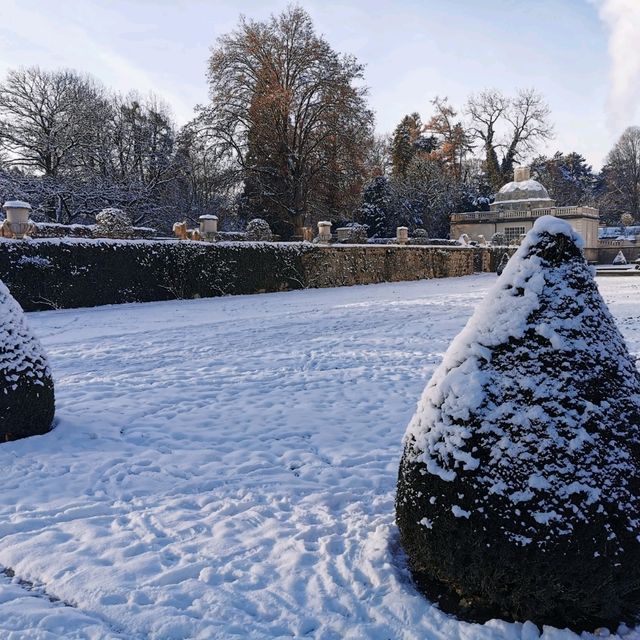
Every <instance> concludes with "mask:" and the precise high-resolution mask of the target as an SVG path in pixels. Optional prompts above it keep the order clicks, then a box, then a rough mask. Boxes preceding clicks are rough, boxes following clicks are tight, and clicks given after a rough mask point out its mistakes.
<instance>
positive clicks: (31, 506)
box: [0, 274, 640, 640]
mask: <svg viewBox="0 0 640 640" xmlns="http://www.w3.org/2000/svg"><path fill="white" fill-rule="evenodd" d="M494 279H495V276H493V275H490V274H489V275H478V276H473V277H467V278H459V279H446V280H432V281H421V282H410V283H394V284H382V285H373V286H367V287H350V288H340V289H323V290H310V291H298V292H290V293H282V294H268V295H259V296H239V297H229V298H217V299H212V300H196V301H180V302H165V303H151V304H144V305H122V306H117V307H102V308H98V309H81V310H68V311H53V312H46V313H39V314H30V316H29V321H30V323H31V325H32V326H33V328H34V329H35V331H36V333H37V334H38V335H39V336H40V337H41V339H42V341H43V343H44V345H45V347H46V348H47V350H48V352H49V355H50V358H51V363H52V367H53V372H54V377H55V381H56V385H57V387H56V391H57V427H56V429H55V431H53V432H52V433H50V434H48V435H46V436H40V437H35V438H31V439H27V440H22V441H18V442H13V443H7V444H2V445H1V446H0V478H1V479H2V490H1V494H0V495H1V497H0V536H1V538H2V544H0V566H1V567H5V568H7V567H9V568H11V569H12V570H13V571H15V577H14V578H9V577H6V576H2V575H1V574H0V637H1V638H3V639H11V638H21V639H22V638H24V639H27V638H28V639H29V640H37V639H40V638H100V639H102V638H122V639H126V640H133V639H138V638H140V639H142V638H167V639H168V638H202V639H212V638H274V637H277V638H292V637H293V638H304V637H308V638H324V639H327V640H328V639H336V640H338V639H343V638H367V639H369V638H371V639H380V640H382V639H392V640H394V639H396V638H398V639H401V638H416V639H418V638H420V639H429V640H430V639H460V640H488V639H492V640H494V639H498V638H499V639H509V640H516V639H519V640H532V639H533V638H537V637H538V632H537V630H536V628H535V627H534V626H533V625H532V624H530V623H526V624H524V625H522V624H508V623H505V622H501V621H492V622H490V623H487V624H486V625H472V624H467V623H462V622H458V621H456V620H455V619H453V618H451V617H449V616H447V615H445V614H443V613H442V612H440V611H439V610H438V609H437V608H436V607H434V606H431V605H430V604H429V603H428V602H427V601H426V600H425V599H424V598H423V597H422V596H421V595H419V594H418V593H417V592H416V590H415V589H414V587H413V586H412V583H411V580H410V577H409V575H408V573H407V571H406V569H405V568H404V567H403V563H402V554H401V552H400V551H399V549H398V542H397V532H396V528H395V525H394V506H393V500H394V492H395V481H396V473H397V467H398V462H399V458H400V453H401V439H402V435H403V433H404V430H405V428H406V425H407V422H408V421H409V418H410V417H411V415H412V413H413V410H414V407H415V404H416V402H417V400H418V398H419V395H420V393H421V391H422V389H423V387H424V385H425V383H426V381H427V379H428V377H429V375H430V373H431V371H432V370H433V368H434V366H435V364H436V363H438V362H439V361H440V359H441V357H442V354H443V352H444V350H445V349H446V348H447V346H448V344H449V342H450V341H451V339H452V338H453V336H454V335H455V334H456V333H457V332H458V331H459V330H460V329H461V328H462V326H463V325H464V323H465V321H466V320H467V318H468V317H469V315H470V313H471V311H472V309H473V307H474V306H475V305H476V303H477V302H478V301H479V300H480V299H481V297H482V296H483V295H484V294H485V292H486V290H487V288H488V287H489V286H490V284H491V283H493V282H494ZM599 283H600V286H601V289H602V291H603V294H604V296H605V299H606V300H607V302H608V303H609V304H610V306H611V309H612V311H613V313H614V315H615V316H616V318H617V320H618V322H619V324H620V327H621V329H622V331H623V333H624V335H625V337H626V339H627V341H628V343H629V346H630V349H631V351H632V352H633V353H638V352H639V351H640V322H639V321H638V318H639V317H640V278H615V277H614V278H603V279H602V280H600V281H599ZM24 581H29V583H32V584H33V585H35V586H33V587H32V586H31V585H30V584H27V583H26V582H24ZM49 597H51V598H58V599H60V600H61V601H62V602H51V601H50V599H49ZM64 603H67V604H64ZM620 632H621V635H622V636H624V637H626V638H640V633H638V632H634V631H630V630H627V629H625V628H623V629H621V630H620ZM543 637H544V638H547V639H548V640H566V639H568V638H574V637H575V636H574V635H573V634H571V633H570V632H568V631H559V630H555V629H551V628H547V629H545V631H544V634H543ZM584 637H591V636H590V635H589V634H584Z"/></svg>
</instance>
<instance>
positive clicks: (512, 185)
mask: <svg viewBox="0 0 640 640" xmlns="http://www.w3.org/2000/svg"><path fill="white" fill-rule="evenodd" d="M514 191H540V192H541V193H544V194H545V195H547V197H546V198H541V199H544V200H548V199H549V198H548V194H547V190H546V189H545V188H544V187H543V186H542V184H540V183H539V182H538V181H537V180H533V179H529V180H521V181H520V182H507V184H505V185H504V186H503V187H501V189H500V191H499V193H512V192H514Z"/></svg>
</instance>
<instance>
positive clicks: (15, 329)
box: [0, 282, 49, 393]
mask: <svg viewBox="0 0 640 640" xmlns="http://www.w3.org/2000/svg"><path fill="white" fill-rule="evenodd" d="M0 317H2V324H1V325H0V375H1V376H3V377H4V387H5V389H4V392H5V393H7V387H10V386H12V385H13V388H14V389H15V388H16V386H15V382H16V381H17V379H18V377H17V374H18V373H19V372H20V373H22V374H24V375H25V376H27V377H29V378H32V383H33V384H35V385H43V384H44V379H45V378H46V377H48V375H49V365H48V363H47V361H46V358H45V357H44V355H43V352H42V347H41V345H40V342H39V341H38V339H37V338H36V336H34V335H33V333H32V331H31V330H30V328H29V326H28V324H27V321H26V318H25V315H24V313H23V312H22V309H21V307H20V305H19V304H18V303H17V302H16V301H15V299H14V298H13V297H12V296H11V294H10V293H9V290H8V289H7V287H6V286H5V285H4V284H3V283H2V282H0Z"/></svg>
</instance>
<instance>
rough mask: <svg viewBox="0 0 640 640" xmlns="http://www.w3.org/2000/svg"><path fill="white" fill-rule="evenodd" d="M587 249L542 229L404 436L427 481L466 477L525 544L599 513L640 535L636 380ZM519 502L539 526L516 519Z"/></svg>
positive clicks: (566, 228)
mask: <svg viewBox="0 0 640 640" xmlns="http://www.w3.org/2000/svg"><path fill="white" fill-rule="evenodd" d="M581 246H582V241H581V239H580V237H579V236H578V235H577V234H576V232H575V231H574V230H573V229H572V228H571V226H570V225H569V224H567V223H566V222H564V221H562V220H559V219H557V218H553V217H551V216H545V217H541V218H539V219H538V220H537V221H536V223H535V225H534V227H533V229H532V231H530V232H529V234H528V235H527V237H526V238H525V239H524V241H523V243H522V245H521V246H520V247H519V249H518V251H517V252H516V254H515V255H514V257H513V258H512V259H511V260H510V261H509V263H508V265H507V266H506V268H505V269H504V272H503V274H502V276H501V277H500V278H499V280H498V282H497V283H496V284H495V286H494V287H493V289H492V290H491V291H490V293H489V294H488V295H487V297H486V299H485V300H484V302H483V303H481V305H480V306H479V307H478V309H477V310H476V312H475V314H474V315H473V316H472V318H471V319H470V320H469V322H468V323H467V325H466V327H465V328H464V329H463V331H462V332H461V333H460V334H459V335H458V336H457V337H456V338H455V340H454V341H453V343H452V344H451V346H450V348H449V349H448V351H447V352H446V354H445V357H444V360H443V362H442V363H441V365H440V366H439V367H438V369H437V370H436V371H435V373H434V375H433V377H432V378H431V380H430V382H429V384H428V385H427V387H426V389H425V391H424V394H423V396H422V399H421V401H420V403H419V405H418V410H417V412H416V414H415V416H414V417H413V419H412V421H411V422H410V424H409V427H408V429H407V432H406V435H405V451H406V452H407V451H408V452H409V453H410V455H413V459H414V462H416V463H423V464H424V466H425V468H426V471H427V472H428V473H429V474H433V475H435V476H438V477H439V478H440V479H441V480H443V481H445V482H447V483H448V482H454V481H455V480H456V478H458V477H459V476H460V475H462V476H464V478H465V480H466V482H468V483H469V484H470V486H474V487H476V489H478V495H492V496H495V497H496V498H499V499H498V500H496V502H495V504H494V505H492V509H497V510H501V511H503V515H504V517H505V523H506V525H505V526H506V527H507V528H508V529H510V530H505V532H504V533H505V535H506V537H507V538H508V539H510V540H512V541H516V542H518V543H520V544H529V543H531V541H532V540H534V539H535V540H536V543H537V544H539V545H540V546H544V545H545V544H546V543H547V542H549V541H551V540H553V539H555V538H557V537H563V536H567V535H570V534H571V533H572V530H573V527H574V523H576V522H578V521H582V522H586V521H588V519H589V518H590V517H591V515H593V514H594V513H598V514H603V513H605V512H606V514H607V516H608V517H609V518H611V519H613V520H617V521H618V522H620V519H621V520H622V521H623V528H624V529H625V530H626V531H628V532H632V533H633V535H638V534H640V517H639V516H638V515H637V514H638V513H639V507H640V500H639V496H638V494H637V490H636V487H637V486H638V484H640V483H639V479H638V470H637V468H636V453H637V450H638V446H639V444H638V443H639V442H640V433H639V429H640V375H639V374H638V371H637V369H636V367H635V363H634V361H633V360H632V359H631V357H630V356H629V353H628V351H627V348H626V346H625V344H624V341H623V339H622V336H621V335H620V333H619V332H618V330H617V328H616V326H615V324H614V321H613V319H612V317H611V315H610V313H609V311H608V309H607V307H606V305H605V303H604V301H603V300H602V298H601V296H600V294H599V292H598V290H597V288H596V285H595V283H594V281H593V277H592V273H591V270H590V268H589V266H588V265H587V264H586V262H585V260H584V258H583V257H582V255H581V252H580V247H581ZM474 504H475V505H476V506H475V507H472V508H471V507H469V506H467V507H466V512H465V513H464V514H462V515H464V516H465V517H469V514H470V513H471V512H472V511H473V510H474V509H475V508H477V511H478V512H480V514H482V512H483V505H482V500H477V501H476V502H475V503H474ZM519 507H521V508H522V510H523V511H526V512H527V513H528V514H530V515H531V516H532V519H530V518H524V517H523V518H522V521H519V520H520V518H517V517H513V512H514V511H513V510H514V509H517V508H519ZM462 511H464V510H462V509H461V510H460V511H459V513H461V512H462ZM424 515H425V517H428V520H429V523H430V524H433V526H436V524H437V523H432V520H433V518H432V514H431V515H430V514H427V513H425V514H424ZM454 515H455V514H454ZM476 515H478V514H476ZM481 517H488V516H487V513H486V512H485V513H484V515H481ZM540 530H542V531H543V533H544V535H540ZM615 537H616V536H615V534H614V533H613V532H612V533H611V545H612V546H615Z"/></svg>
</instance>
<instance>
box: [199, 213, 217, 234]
mask: <svg viewBox="0 0 640 640" xmlns="http://www.w3.org/2000/svg"><path fill="white" fill-rule="evenodd" d="M198 220H199V221H200V235H201V236H202V238H203V239H204V240H215V238H216V235H217V233H218V216H211V215H204V216H200V217H199V218H198Z"/></svg>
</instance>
